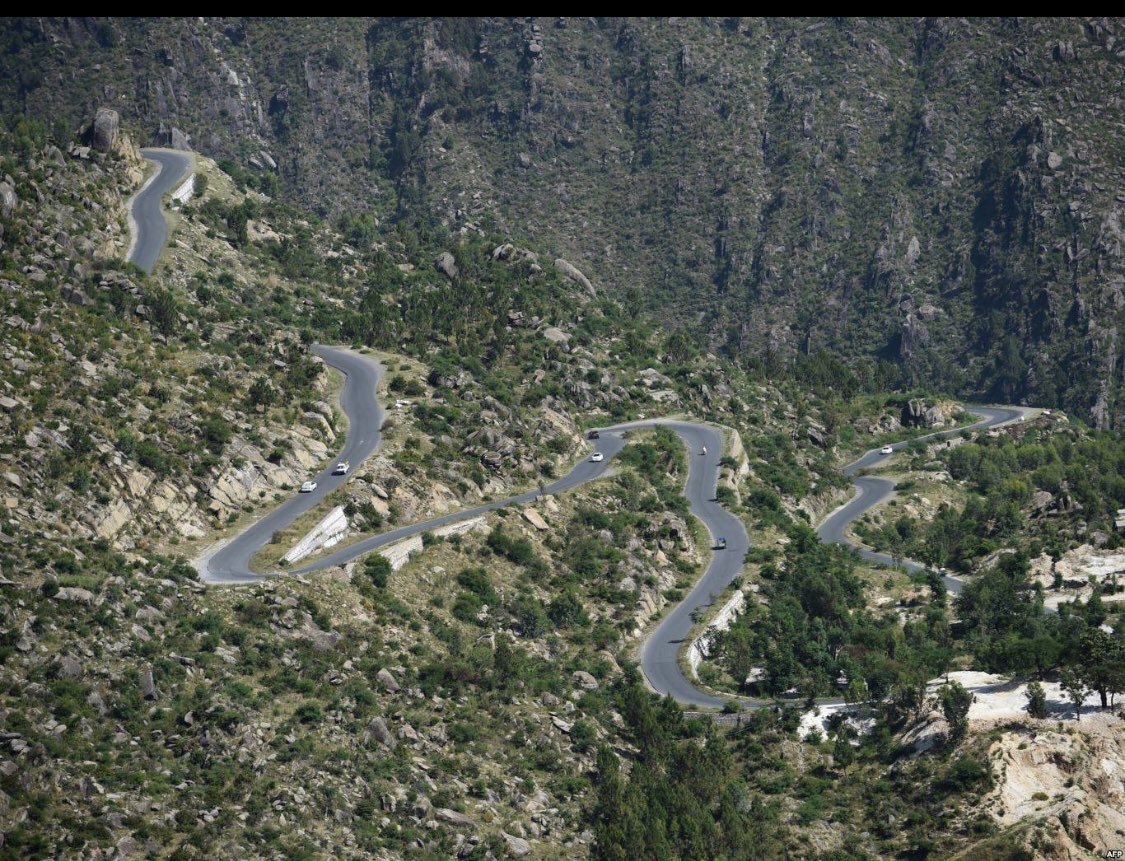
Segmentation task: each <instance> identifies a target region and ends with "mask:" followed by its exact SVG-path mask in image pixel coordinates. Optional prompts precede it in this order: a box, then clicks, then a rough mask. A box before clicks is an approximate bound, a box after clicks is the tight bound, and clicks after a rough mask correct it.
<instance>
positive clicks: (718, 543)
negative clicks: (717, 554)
mask: <svg viewBox="0 0 1125 861" xmlns="http://www.w3.org/2000/svg"><path fill="white" fill-rule="evenodd" d="M715 549H716V550H726V549H727V540H726V539H725V538H716V539H715Z"/></svg>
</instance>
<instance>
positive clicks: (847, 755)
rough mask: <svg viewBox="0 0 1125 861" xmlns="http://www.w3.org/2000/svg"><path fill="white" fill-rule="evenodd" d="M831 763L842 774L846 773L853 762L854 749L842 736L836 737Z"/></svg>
mask: <svg viewBox="0 0 1125 861" xmlns="http://www.w3.org/2000/svg"><path fill="white" fill-rule="evenodd" d="M832 762H833V763H834V764H835V765H836V767H837V768H838V769H840V771H842V772H844V774H847V773H848V766H849V765H851V764H852V763H853V762H855V748H854V747H852V743H851V742H850V741H849V740H848V739H847V738H845V737H844V736H843V735H842V734H841V735H837V736H836V743H835V744H834V745H833V746H832Z"/></svg>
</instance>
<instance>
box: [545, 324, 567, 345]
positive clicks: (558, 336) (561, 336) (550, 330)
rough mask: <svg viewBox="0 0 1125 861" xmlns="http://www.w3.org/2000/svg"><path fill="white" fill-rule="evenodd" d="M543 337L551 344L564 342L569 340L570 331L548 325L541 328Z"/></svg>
mask: <svg viewBox="0 0 1125 861" xmlns="http://www.w3.org/2000/svg"><path fill="white" fill-rule="evenodd" d="M543 337H544V338H546V339H547V340H548V341H550V342H551V343H552V344H565V343H566V342H567V341H569V340H570V333H569V332H564V331H563V330H562V329H560V328H559V327H558V326H548V327H547V328H546V329H544V330H543Z"/></svg>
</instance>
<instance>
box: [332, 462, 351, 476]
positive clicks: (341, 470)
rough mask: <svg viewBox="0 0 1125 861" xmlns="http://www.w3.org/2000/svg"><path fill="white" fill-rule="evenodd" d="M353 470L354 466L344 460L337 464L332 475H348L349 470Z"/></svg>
mask: <svg viewBox="0 0 1125 861" xmlns="http://www.w3.org/2000/svg"><path fill="white" fill-rule="evenodd" d="M351 468H352V465H351V464H350V463H348V462H347V461H346V460H342V461H340V462H339V463H338V464H336V468H335V469H333V470H332V474H333V475H347V474H348V470H349V469H351Z"/></svg>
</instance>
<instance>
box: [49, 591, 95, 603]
mask: <svg viewBox="0 0 1125 861" xmlns="http://www.w3.org/2000/svg"><path fill="white" fill-rule="evenodd" d="M55 600H56V601H73V602H75V603H76V604H86V605H90V604H93V603H94V593H93V592H91V591H90V590H89V589H82V588H80V587H78V586H63V587H62V588H61V589H59V591H58V592H56V593H55Z"/></svg>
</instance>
